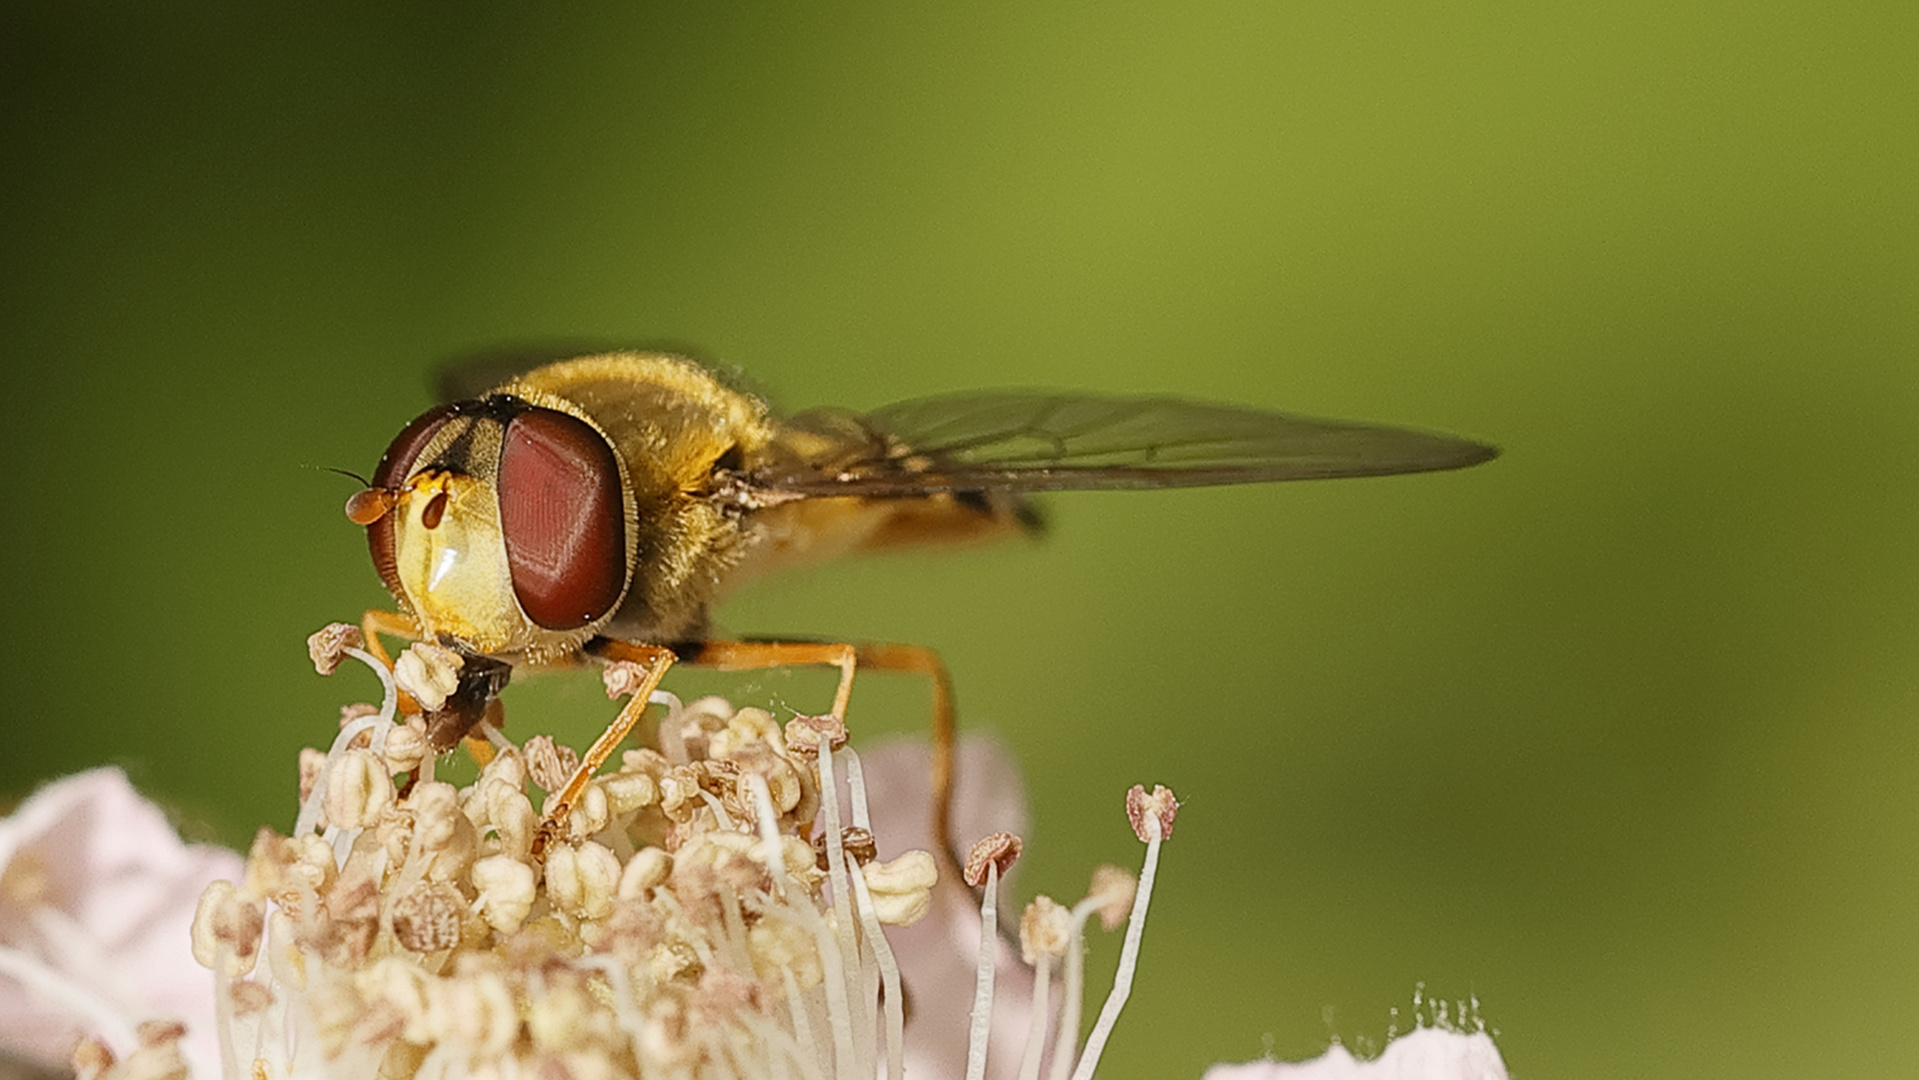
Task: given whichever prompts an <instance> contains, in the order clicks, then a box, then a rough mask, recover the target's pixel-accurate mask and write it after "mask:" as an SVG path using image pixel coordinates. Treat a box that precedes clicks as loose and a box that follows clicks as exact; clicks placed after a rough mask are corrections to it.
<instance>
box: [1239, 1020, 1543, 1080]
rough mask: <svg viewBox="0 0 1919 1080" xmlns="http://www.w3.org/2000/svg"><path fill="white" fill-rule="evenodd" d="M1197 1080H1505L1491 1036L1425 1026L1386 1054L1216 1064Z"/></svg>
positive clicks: (1340, 1050)
mask: <svg viewBox="0 0 1919 1080" xmlns="http://www.w3.org/2000/svg"><path fill="white" fill-rule="evenodd" d="M1201 1080H1506V1063H1505V1062H1504V1061H1502V1060H1500V1057H1499V1048H1498V1047H1496V1046H1494V1045H1493V1039H1492V1036H1490V1035H1488V1034H1486V1033H1485V1032H1483V1031H1474V1032H1457V1031H1448V1030H1446V1029H1444V1028H1436V1027H1426V1028H1419V1029H1417V1030H1415V1031H1411V1032H1408V1033H1407V1034H1405V1035H1401V1036H1400V1037H1399V1038H1397V1039H1394V1040H1393V1041H1392V1042H1390V1043H1387V1044H1386V1049H1385V1052H1383V1053H1381V1054H1380V1055H1379V1056H1378V1057H1376V1058H1373V1059H1372V1060H1370V1061H1361V1060H1360V1059H1358V1058H1356V1057H1354V1056H1353V1055H1352V1052H1351V1051H1349V1050H1347V1049H1346V1048H1345V1047H1344V1046H1334V1047H1333V1048H1332V1049H1330V1050H1328V1051H1326V1052H1325V1053H1324V1054H1321V1055H1320V1056H1319V1057H1316V1058H1314V1059H1313V1060H1311V1061H1305V1062H1301V1063H1299V1064H1297V1065H1290V1064H1287V1063H1285V1062H1282V1061H1249V1062H1247V1063H1246V1064H1244V1065H1215V1066H1213V1067H1212V1068H1210V1069H1207V1070H1206V1074H1205V1076H1204V1077H1202V1078H1201Z"/></svg>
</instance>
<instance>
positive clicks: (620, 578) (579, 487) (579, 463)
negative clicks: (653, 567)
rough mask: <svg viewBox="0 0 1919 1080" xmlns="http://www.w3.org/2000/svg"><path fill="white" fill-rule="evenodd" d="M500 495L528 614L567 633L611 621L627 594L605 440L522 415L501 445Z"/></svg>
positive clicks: (620, 514)
mask: <svg viewBox="0 0 1919 1080" xmlns="http://www.w3.org/2000/svg"><path fill="white" fill-rule="evenodd" d="M499 490H500V530H501V532H502V533H503V535H504V538H505V540H506V563H507V568H508V570H509V572H510V573H511V574H512V576H513V592H514V595H515V596H517V597H518V598H519V601H520V609H521V610H523V611H525V612H526V614H527V617H528V618H530V619H532V620H533V621H534V622H536V623H538V624H539V625H541V626H543V627H545V628H547V629H548V630H574V629H578V628H579V627H582V626H585V625H586V624H587V623H590V622H593V621H594V620H596V619H600V618H603V617H605V616H606V615H608V614H611V613H612V611H613V608H614V605H616V604H618V603H619V602H620V597H621V595H622V594H623V593H624V592H625V591H626V571H627V566H626V511H625V501H624V499H623V498H622V493H621V490H620V466H619V462H618V460H617V459H615V458H614V456H613V447H612V446H611V445H609V444H608V443H607V441H606V437H605V436H604V435H601V434H600V433H599V432H598V431H597V430H595V429H594V428H593V427H592V425H590V424H587V423H586V422H585V421H582V420H580V419H578V418H576V417H573V416H569V415H567V414H566V413H563V412H559V411H558V410H555V409H540V408H535V409H529V410H527V411H526V412H523V413H520V414H519V415H518V416H515V417H514V418H513V419H512V421H511V422H510V423H508V424H507V428H506V436H505V439H504V441H503V443H502V445H501V448H500V471H499Z"/></svg>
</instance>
